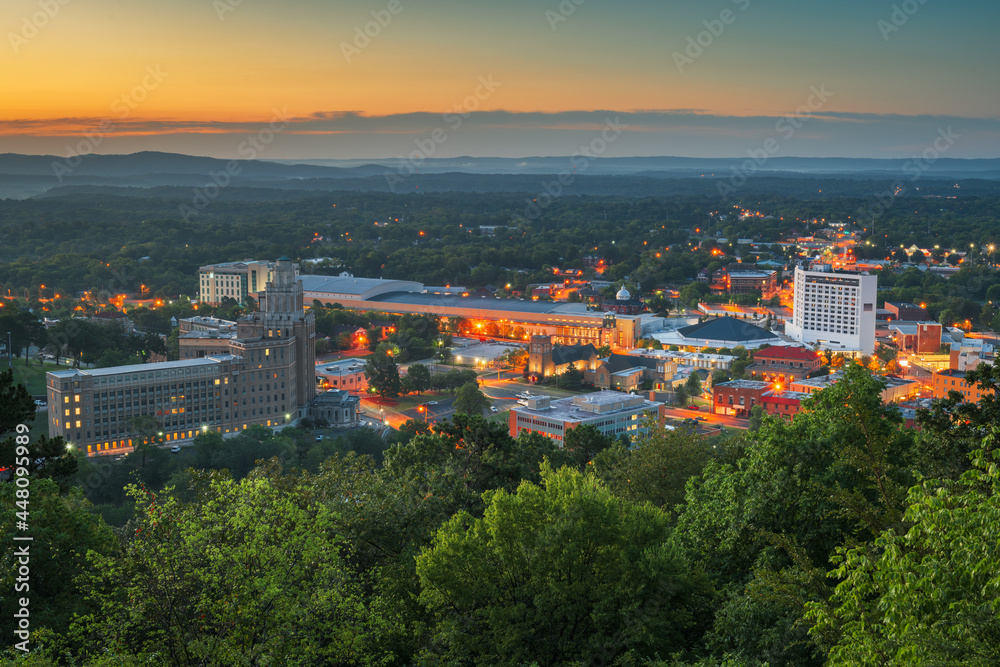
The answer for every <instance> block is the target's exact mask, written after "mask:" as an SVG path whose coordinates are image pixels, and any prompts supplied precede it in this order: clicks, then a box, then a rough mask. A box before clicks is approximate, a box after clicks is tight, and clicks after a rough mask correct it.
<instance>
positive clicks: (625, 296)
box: [615, 287, 632, 301]
mask: <svg viewBox="0 0 1000 667" xmlns="http://www.w3.org/2000/svg"><path fill="white" fill-rule="evenodd" d="M615 298H616V299H618V300H619V301H628V300H629V299H631V298H632V295H631V294H629V291H628V290H627V289H625V288H624V287H622V288H621V289H620V290H618V294H616V295H615Z"/></svg>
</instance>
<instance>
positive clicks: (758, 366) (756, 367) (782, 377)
mask: <svg viewBox="0 0 1000 667" xmlns="http://www.w3.org/2000/svg"><path fill="white" fill-rule="evenodd" d="M822 365H823V360H822V359H820V356H819V355H818V354H816V353H815V352H813V351H812V350H810V349H807V348H804V347H790V346H789V347H777V346H776V347H768V348H764V349H762V350H758V351H756V352H754V353H753V364H752V365H750V366H747V368H746V370H745V372H746V373H748V374H749V375H750V379H752V380H763V381H765V382H781V383H786V386H787V383H788V382H791V381H792V380H799V379H802V378H804V377H806V376H808V375H809V374H810V373H812V372H813V371H816V370H818V369H819V367H820V366H822Z"/></svg>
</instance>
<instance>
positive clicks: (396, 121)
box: [0, 0, 1000, 159]
mask: <svg viewBox="0 0 1000 667" xmlns="http://www.w3.org/2000/svg"><path fill="white" fill-rule="evenodd" d="M0 25H3V26H4V28H5V30H4V44H3V45H2V46H0V67H2V69H3V72H4V76H3V79H2V84H0V85H2V88H0V90H2V98H0V99H2V100H3V101H2V104H0V153H2V152H12V153H26V154H53V155H60V156H64V155H67V154H70V153H72V152H73V151H74V147H76V146H79V145H80V142H81V141H82V140H83V139H85V138H86V137H88V136H90V137H96V138H97V139H99V141H94V142H93V144H94V145H95V149H94V152H97V153H132V152H137V151H142V150H158V151H168V152H177V153H188V154H192V155H207V156H213V157H220V158H239V157H248V155H246V154H241V153H240V150H239V147H240V145H241V144H243V142H244V141H245V140H246V138H247V136H249V135H256V134H257V133H258V132H260V131H261V130H262V129H264V128H270V129H271V130H273V131H274V132H275V134H274V137H273V140H271V141H269V142H268V143H267V144H266V145H265V146H263V147H262V149H261V150H260V151H255V153H256V154H255V155H254V157H259V158H262V159H365V158H393V157H397V156H401V155H407V154H409V153H411V152H412V151H414V150H415V147H417V146H420V145H421V144H420V143H418V142H423V144H422V145H423V146H425V147H432V148H433V153H432V154H433V157H456V156H463V155H472V156H496V157H523V156H546V155H569V154H571V153H573V152H574V151H576V150H577V149H578V148H579V147H580V146H581V145H586V144H589V142H591V141H592V140H593V139H594V138H595V137H598V136H601V133H602V131H604V130H605V129H606V128H607V127H608V123H609V122H610V123H614V124H617V125H618V126H622V127H624V129H623V131H621V132H620V133H619V135H617V136H615V138H614V140H613V141H608V142H606V143H607V146H606V150H605V152H604V153H603V155H604V156H607V157H622V156H651V155H675V156H689V157H732V156H741V155H746V154H747V152H748V151H755V150H760V149H761V148H762V147H763V146H770V147H776V148H775V150H774V151H772V152H771V154H772V155H776V156H806V157H822V156H830V157H872V158H899V157H904V158H905V157H910V156H912V155H918V154H920V153H921V152H922V151H924V150H925V149H926V148H928V147H929V146H932V145H933V142H934V141H935V139H936V138H937V137H938V136H939V133H940V132H942V131H943V132H948V131H949V128H950V132H951V133H952V135H954V136H956V137H957V139H956V140H955V141H954V142H953V143H952V144H949V147H948V152H947V156H948V157H956V158H985V157H998V156H1000V116H998V114H997V108H998V102H1000V72H998V70H997V69H996V67H995V63H996V61H997V56H998V55H1000V47H998V41H997V40H996V39H995V37H994V36H993V34H992V33H993V31H994V28H995V26H997V25H1000V5H997V4H996V3H988V2H986V1H985V0H974V1H970V2H965V3H961V4H960V5H956V4H954V3H945V2H942V1H941V0H905V1H899V0H896V1H889V0H874V1H873V0H841V1H839V2H836V3H833V2H801V1H799V2H796V1H794V0H776V1H773V2H764V1H763V0H711V1H710V2H691V1H687V2H681V1H678V0H674V1H666V2H664V1H662V0H661V1H658V2H654V1H653V0H620V1H618V2H614V3H611V2H607V1H606V0H541V1H538V0H507V1H505V2H503V3H498V2H487V1H486V0H472V1H465V2H460V1H459V0H369V1H368V2H364V3H348V2H344V1H343V0H288V1H286V2H280V3H279V2H273V1H267V0H171V2H162V1H160V2H157V1H156V0H90V1H89V2H81V1H80V0H8V2H5V3H4V4H3V5H2V7H0ZM366 30H367V33H368V34H365V32H366ZM769 140H772V141H773V143H770V144H768V143H766V142H768V141H769ZM428 142H430V143H428Z"/></svg>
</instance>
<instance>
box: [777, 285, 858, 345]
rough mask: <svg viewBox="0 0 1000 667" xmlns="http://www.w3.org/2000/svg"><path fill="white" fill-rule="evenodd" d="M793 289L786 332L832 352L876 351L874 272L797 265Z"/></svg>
mask: <svg viewBox="0 0 1000 667" xmlns="http://www.w3.org/2000/svg"><path fill="white" fill-rule="evenodd" d="M824 268H825V267H824ZM794 289H795V296H794V300H793V307H792V321H791V322H788V323H787V324H786V325H785V333H786V334H787V335H788V336H790V337H792V338H794V339H795V340H797V341H799V342H801V343H805V344H810V345H811V344H816V345H819V346H821V347H823V348H825V349H829V350H832V351H835V352H858V353H860V354H873V353H874V352H875V299H876V293H877V289H878V277H877V276H872V275H867V274H863V273H847V272H839V273H835V272H833V271H832V270H819V271H806V270H803V269H802V268H801V267H796V269H795V288H794Z"/></svg>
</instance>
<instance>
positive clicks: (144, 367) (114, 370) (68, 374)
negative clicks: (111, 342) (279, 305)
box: [47, 354, 239, 380]
mask: <svg viewBox="0 0 1000 667" xmlns="http://www.w3.org/2000/svg"><path fill="white" fill-rule="evenodd" d="M233 359H239V357H235V356H233V355H231V354H216V355H213V356H211V357H200V358H198V359H180V360H178V361H161V362H158V363H154V364H130V365H128V366H110V367H108V368H74V369H70V370H66V371H49V372H48V373H47V375H51V376H53V377H56V378H59V379H62V380H68V379H70V378H73V377H74V376H76V375H88V376H90V377H101V376H107V375H121V374H124V373H142V372H146V373H153V372H156V371H169V370H176V369H181V368H197V367H199V366H211V365H214V364H219V363H222V362H224V361H231V360H233Z"/></svg>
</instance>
